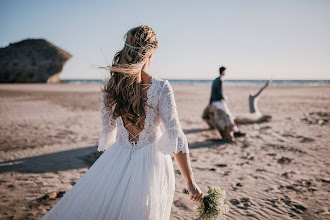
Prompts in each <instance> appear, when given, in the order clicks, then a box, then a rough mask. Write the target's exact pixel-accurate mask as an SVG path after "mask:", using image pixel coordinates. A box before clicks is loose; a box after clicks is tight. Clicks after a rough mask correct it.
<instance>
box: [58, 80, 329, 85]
mask: <svg viewBox="0 0 330 220" xmlns="http://www.w3.org/2000/svg"><path fill="white" fill-rule="evenodd" d="M167 80H169V82H171V83H178V84H211V83H212V81H213V80H210V79H190V80H189V79H167ZM62 82H63V83H101V82H102V80H100V79H62ZM224 82H225V83H226V84H235V85H237V84H248V85H256V84H264V83H265V82H267V80H240V79H229V80H224ZM272 84H273V85H305V86H321V85H322V86H329V85H330V80H273V81H272Z"/></svg>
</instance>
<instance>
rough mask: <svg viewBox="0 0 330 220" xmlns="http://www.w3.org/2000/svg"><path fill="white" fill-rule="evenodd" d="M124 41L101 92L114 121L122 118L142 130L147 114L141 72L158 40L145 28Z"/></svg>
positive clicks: (133, 29)
mask: <svg viewBox="0 0 330 220" xmlns="http://www.w3.org/2000/svg"><path fill="white" fill-rule="evenodd" d="M124 39H125V45H124V48H123V49H122V50H120V51H119V52H117V53H116V55H115V57H114V59H113V61H112V66H111V67H110V79H109V81H108V83H105V84H104V88H103V89H102V91H103V93H104V105H105V108H106V109H107V110H109V112H110V113H111V114H112V117H113V118H114V119H116V118H118V117H121V116H122V117H124V118H125V119H126V120H127V121H128V122H130V123H132V124H133V125H134V126H136V127H138V128H140V129H143V128H144V120H145V117H146V112H145V100H144V99H143V97H142V83H141V70H142V68H143V66H144V65H145V64H146V62H147V61H148V59H149V56H150V55H151V54H152V53H154V52H155V50H156V49H157V48H158V39H157V36H156V34H155V32H154V30H153V29H152V28H151V27H148V26H146V25H141V26H138V27H135V28H132V29H131V30H129V31H128V32H127V34H126V35H125V37H124ZM113 107H114V110H113V111H112V108H113Z"/></svg>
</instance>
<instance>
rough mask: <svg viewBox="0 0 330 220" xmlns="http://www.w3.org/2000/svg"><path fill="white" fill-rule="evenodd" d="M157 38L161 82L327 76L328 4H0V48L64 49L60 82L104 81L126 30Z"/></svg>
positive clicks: (295, 0) (39, 0) (298, 0)
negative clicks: (147, 29)
mask: <svg viewBox="0 0 330 220" xmlns="http://www.w3.org/2000/svg"><path fill="white" fill-rule="evenodd" d="M141 24H147V25H149V26H151V27H153V28H154V29H155V31H156V33H157V36H158V37H159V40H160V44H159V49H158V50H157V52H156V53H155V58H154V62H153V64H152V66H151V68H150V72H151V73H152V74H154V75H155V76H158V77H161V78H183V79H210V78H213V77H215V76H217V75H218V68H219V67H220V66H221V65H224V66H226V67H227V68H228V69H227V78H228V79H267V78H269V77H272V78H273V79H330V1H329V0H324V1H321V0H309V1H304V0H273V1H270V0H268V1H265V0H260V1H256V0H250V1H246V0H241V1H236V0H230V1H229V0H228V1H220V0H216V1H208V0H205V1H200V0H199V1H192V0H191V1H180V0H174V1H172V0H167V1H162V2H160V1H142V0H140V1H124V0H118V1H109V0H108V1H92V0H90V1H84V0H79V1H78V0H77V1H69V0H67V1H63V0H56V1H47V0H20V1H18V0H0V30H1V34H0V47H5V46H8V44H9V43H13V42H17V41H20V40H23V39H26V38H44V39H46V40H48V41H50V42H52V43H53V44H55V45H57V46H59V47H61V48H62V49H64V50H66V51H68V52H70V53H71V54H72V55H73V58H72V59H71V60H70V61H69V62H68V63H67V64H66V66H65V67H64V70H63V72H62V74H61V77H62V78H63V79H65V78H94V79H99V78H102V77H103V76H104V75H105V74H106V73H105V72H104V71H101V70H98V69H95V68H93V65H101V66H106V65H107V63H106V61H105V57H106V59H107V61H108V63H111V61H112V58H113V56H114V54H115V52H116V51H118V50H119V49H121V48H122V47H123V44H124V42H123V36H124V34H125V33H126V31H128V30H129V29H130V28H132V27H134V26H137V25H141ZM101 50H102V51H103V53H104V55H105V57H104V56H103V54H102V52H101Z"/></svg>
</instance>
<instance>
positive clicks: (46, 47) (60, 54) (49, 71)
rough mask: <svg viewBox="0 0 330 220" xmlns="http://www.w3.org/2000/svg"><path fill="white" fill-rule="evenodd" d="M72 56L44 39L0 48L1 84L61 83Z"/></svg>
mask: <svg viewBox="0 0 330 220" xmlns="http://www.w3.org/2000/svg"><path fill="white" fill-rule="evenodd" d="M71 57H72V56H71V54H69V53H67V52H66V51H64V50H62V49H61V48H58V47H56V46H54V45H53V44H51V43H50V42H48V41H46V40H44V39H27V40H23V41H20V42H18V43H14V44H10V45H9V46H8V47H5V48H0V83H42V82H47V83H59V82H61V79H60V76H59V75H60V73H61V71H62V69H63V66H64V64H65V63H66V62H67V61H68V60H69V59H70V58H71Z"/></svg>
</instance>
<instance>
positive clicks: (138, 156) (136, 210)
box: [42, 78, 188, 220]
mask: <svg viewBox="0 0 330 220" xmlns="http://www.w3.org/2000/svg"><path fill="white" fill-rule="evenodd" d="M147 105H149V106H151V107H147ZM147 105H146V107H145V108H146V119H145V128H144V130H142V131H141V132H140V133H139V135H138V141H137V142H131V141H130V140H129V131H128V130H127V129H126V128H125V127H124V124H123V121H122V118H121V117H118V118H117V119H116V120H114V119H113V118H112V116H111V114H108V113H109V112H107V111H106V110H105V109H104V110H103V112H102V125H103V131H102V134H101V137H100V140H99V146H98V150H99V151H105V152H104V153H103V154H102V155H101V156H100V157H99V158H98V160H97V161H96V162H95V163H94V164H93V166H92V167H91V168H90V169H89V170H88V171H87V172H86V173H85V174H84V176H83V177H82V178H81V179H80V180H79V181H78V182H77V183H76V184H75V185H74V186H73V187H72V188H71V189H70V190H69V191H68V192H67V193H66V194H65V195H64V197H63V198H62V199H61V200H60V201H59V202H58V203H57V204H56V205H55V206H54V207H53V208H52V209H51V210H50V211H49V212H48V213H47V214H46V215H45V216H43V218H42V219H43V220H46V219H60V220H74V219H84V220H85V219H86V220H90V219H107V220H120V219H125V220H133V219H134V220H140V219H152V220H164V219H169V218H170V213H171V206H172V202H173V195H174V188H175V179H174V178H175V176H174V170H173V164H172V159H171V156H170V154H171V153H172V152H175V153H178V152H180V151H182V152H183V153H188V143H187V139H186V137H185V135H184V133H183V131H182V128H181V125H180V122H179V119H178V114H177V111H176V105H175V100H174V95H173V90H172V88H171V86H170V84H169V82H168V81H166V80H161V79H157V78H152V84H151V85H150V86H149V89H148V91H147ZM103 107H104V105H103V102H102V109H103Z"/></svg>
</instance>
